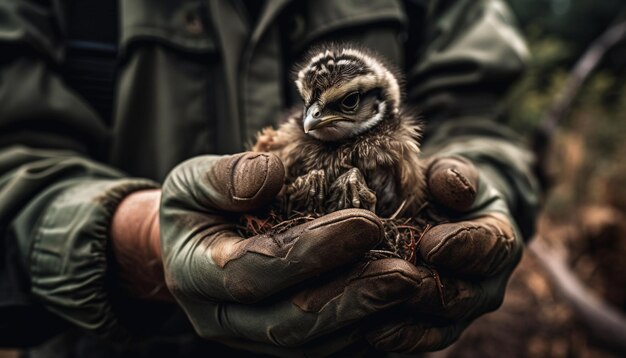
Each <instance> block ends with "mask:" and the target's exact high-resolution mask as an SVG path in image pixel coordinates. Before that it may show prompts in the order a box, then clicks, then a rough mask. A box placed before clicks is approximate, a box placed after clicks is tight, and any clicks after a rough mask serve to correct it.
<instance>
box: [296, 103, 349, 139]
mask: <svg viewBox="0 0 626 358" xmlns="http://www.w3.org/2000/svg"><path fill="white" fill-rule="evenodd" d="M341 120H345V119H344V118H342V117H339V116H332V115H331V116H324V117H322V115H321V109H320V107H319V106H318V105H317V104H314V105H312V106H311V107H309V109H308V110H307V111H306V114H305V117H304V123H303V124H304V133H309V132H310V131H312V130H315V129H318V128H322V127H326V126H328V125H329V124H331V123H333V122H337V121H341Z"/></svg>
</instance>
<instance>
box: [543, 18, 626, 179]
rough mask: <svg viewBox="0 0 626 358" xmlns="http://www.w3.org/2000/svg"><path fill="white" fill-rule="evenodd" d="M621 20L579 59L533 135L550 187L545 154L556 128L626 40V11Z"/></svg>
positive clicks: (544, 174)
mask: <svg viewBox="0 0 626 358" xmlns="http://www.w3.org/2000/svg"><path fill="white" fill-rule="evenodd" d="M618 19H619V20H618V21H617V22H616V23H614V24H613V25H611V26H610V27H609V28H608V29H607V30H606V31H605V32H604V33H603V34H602V35H600V36H599V37H598V38H597V39H596V40H595V41H593V42H592V43H591V45H590V46H589V47H588V48H587V51H585V53H584V55H583V56H582V57H581V58H580V60H578V62H577V63H576V65H575V66H574V68H573V70H572V71H571V72H570V74H569V76H568V78H567V80H566V82H565V85H564V86H563V88H562V90H561V91H560V93H559V94H558V95H557V98H556V100H555V102H554V104H553V105H552V107H551V108H550V110H549V111H548V114H547V116H546V117H545V119H544V120H543V121H542V123H541V124H540V125H539V128H538V129H537V132H536V134H535V136H534V150H535V153H536V155H537V158H538V161H539V163H538V168H537V169H538V173H539V176H540V179H541V180H542V182H543V183H544V185H545V184H549V181H548V178H547V174H546V173H547V171H546V169H547V168H546V167H545V166H546V163H545V160H544V158H546V152H547V150H548V148H549V147H550V143H551V141H552V137H553V136H554V133H555V131H556V129H557V128H558V126H559V124H560V123H561V122H562V121H563V120H564V118H565V117H567V115H568V114H569V113H570V111H571V109H572V106H573V104H574V101H575V99H576V98H577V95H578V93H579V92H580V89H581V87H582V86H583V84H584V83H585V82H586V81H587V79H588V78H589V77H590V75H591V74H592V73H593V72H594V71H595V69H596V68H597V67H598V65H599V64H600V63H601V62H602V59H603V58H604V56H605V55H606V54H607V52H609V51H610V50H611V49H613V48H614V47H615V46H617V45H619V44H620V43H622V42H623V41H625V40H626V19H624V13H623V12H622V13H621V14H620V15H619V16H618Z"/></svg>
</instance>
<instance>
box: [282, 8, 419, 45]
mask: <svg viewBox="0 0 626 358" xmlns="http://www.w3.org/2000/svg"><path fill="white" fill-rule="evenodd" d="M303 10H304V11H303V14H302V15H300V16H301V17H297V16H296V17H295V18H296V20H295V21H294V23H296V24H297V22H298V21H302V22H303V23H302V24H297V26H295V27H296V28H298V30H299V31H297V32H295V33H297V34H299V35H301V36H297V35H296V36H294V37H299V38H292V40H294V43H299V44H301V45H306V44H308V43H311V42H313V41H315V40H316V39H318V38H321V37H325V36H327V35H329V34H332V33H333V32H335V31H341V30H343V29H346V28H355V27H357V26H365V25H374V24H380V23H392V24H395V25H397V26H398V27H400V28H402V27H404V26H405V25H406V24H407V18H406V15H405V11H404V7H403V5H402V3H401V2H400V1H397V0H371V1H364V0H345V1H335V0H317V1H307V2H306V5H305V8H304V9H303ZM296 47H297V45H296Z"/></svg>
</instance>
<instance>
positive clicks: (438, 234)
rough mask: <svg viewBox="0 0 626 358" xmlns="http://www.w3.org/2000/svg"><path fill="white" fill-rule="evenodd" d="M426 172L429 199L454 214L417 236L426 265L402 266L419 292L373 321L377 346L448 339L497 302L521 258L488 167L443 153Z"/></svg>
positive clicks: (437, 344) (442, 343) (408, 348)
mask: <svg viewBox="0 0 626 358" xmlns="http://www.w3.org/2000/svg"><path fill="white" fill-rule="evenodd" d="M427 180H428V189H429V191H430V193H431V195H432V198H433V201H434V202H435V203H438V204H439V206H440V207H442V208H443V209H444V210H446V211H447V212H448V213H449V215H450V216H451V217H453V218H454V220H453V221H451V222H448V223H442V224H439V225H436V226H434V227H432V228H430V229H429V230H427V231H426V232H425V234H424V235H423V237H422V238H421V241H420V243H419V252H420V254H421V256H422V257H423V259H424V261H425V262H426V264H427V265H426V266H427V267H424V266H418V267H413V268H412V269H411V270H410V271H411V272H412V273H411V274H409V273H408V272H407V273H406V275H407V276H409V275H413V277H414V278H415V285H416V287H417V286H420V287H421V288H422V290H421V291H418V292H419V294H417V295H416V296H415V297H414V298H413V299H412V300H411V301H410V302H409V303H407V304H406V305H405V306H404V307H402V309H398V310H396V311H395V312H394V313H393V314H389V315H385V316H384V317H382V316H381V317H380V318H379V319H377V320H375V321H374V323H373V324H372V327H373V328H372V330H371V332H370V333H369V335H368V341H369V342H370V344H372V345H373V346H374V347H375V348H377V349H380V350H385V351H396V352H405V353H413V352H419V351H431V350H438V349H442V348H444V347H446V346H448V345H450V344H451V343H453V342H454V341H455V340H456V339H457V338H458V337H459V335H460V334H461V333H462V332H463V330H464V329H465V328H466V327H467V326H468V325H469V324H470V323H471V322H472V321H473V320H474V319H475V318H477V317H479V316H481V315H483V314H485V313H487V312H490V311H493V310H495V309H496V308H498V307H499V306H500V305H501V303H502V300H503V298H504V292H505V288H506V284H507V281H508V279H509V277H510V275H511V273H512V271H513V269H514V268H515V266H516V265H517V263H518V262H519V260H520V258H521V254H522V247H523V244H522V241H521V237H520V235H519V233H518V231H517V229H516V227H515V225H514V221H513V219H512V218H511V217H510V215H509V211H508V209H507V205H506V203H505V201H504V199H503V197H502V196H501V194H500V193H499V192H498V191H497V190H496V189H495V187H494V186H493V185H491V183H490V181H489V178H488V177H487V176H486V175H484V174H483V173H479V172H478V171H477V169H476V168H475V167H474V166H473V165H472V164H471V163H470V162H469V161H467V160H466V159H463V158H461V157H443V158H437V159H434V160H433V161H432V162H431V164H430V166H429V168H428V171H427ZM387 260H390V259H387ZM437 273H438V275H437ZM437 276H439V277H437ZM439 282H441V284H442V286H439Z"/></svg>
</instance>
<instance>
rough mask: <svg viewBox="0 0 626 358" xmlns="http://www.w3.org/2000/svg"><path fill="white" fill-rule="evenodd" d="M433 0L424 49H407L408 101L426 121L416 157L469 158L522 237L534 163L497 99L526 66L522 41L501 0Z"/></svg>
mask: <svg viewBox="0 0 626 358" xmlns="http://www.w3.org/2000/svg"><path fill="white" fill-rule="evenodd" d="M434 3H439V4H440V5H439V6H433V7H432V8H431V9H430V11H431V14H430V18H431V19H432V20H431V24H430V26H428V29H427V31H426V32H425V37H424V40H425V43H426V44H427V45H426V46H424V47H421V48H419V49H418V50H417V51H415V53H414V54H413V56H414V57H413V58H414V61H413V62H412V64H413V65H412V66H411V67H410V69H409V70H408V73H407V82H408V83H407V84H408V101H409V102H410V103H411V104H413V105H415V106H416V107H417V108H419V110H420V111H421V112H422V113H423V117H424V118H425V122H426V123H427V127H426V131H425V141H424V143H423V146H422V149H423V152H424V156H425V157H432V156H456V155H458V156H461V157H464V158H467V159H469V160H470V161H471V162H472V163H473V164H474V165H476V166H477V167H478V168H479V170H480V171H481V173H482V174H484V177H485V180H488V181H489V182H490V184H491V185H493V186H494V187H495V188H497V190H498V191H499V192H500V194H501V195H502V196H503V198H504V199H505V200H506V203H507V205H508V208H509V210H510V211H511V214H512V216H513V217H514V218H515V222H516V223H517V225H518V226H519V229H520V231H521V233H522V235H523V237H524V239H525V240H527V239H528V238H529V237H530V235H531V234H532V232H533V230H534V218H535V216H536V214H537V210H538V203H539V185H538V182H537V180H536V178H535V174H534V172H533V161H534V158H533V156H532V153H531V152H530V151H529V150H528V149H527V148H525V146H524V144H523V143H522V141H521V138H519V136H518V135H517V134H516V133H514V132H513V131H512V130H511V129H509V128H508V127H507V125H506V124H505V123H503V121H502V118H501V110H502V100H503V98H504V96H505V95H506V93H507V90H509V89H510V88H511V86H512V85H513V84H514V83H515V81H516V80H517V79H518V78H519V77H520V76H521V74H522V73H523V71H524V69H525V68H526V65H527V63H528V60H529V56H530V55H529V53H528V49H527V47H526V43H525V41H524V39H523V38H522V36H521V34H520V33H519V32H518V30H517V29H516V27H515V23H514V19H513V17H512V14H511V13H510V10H509V8H508V7H507V6H506V5H505V4H504V3H503V2H502V1H499V0H480V1H471V0H458V1H446V2H444V1H440V2H434Z"/></svg>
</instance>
